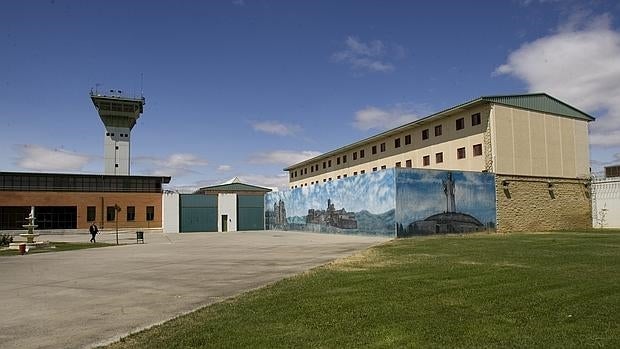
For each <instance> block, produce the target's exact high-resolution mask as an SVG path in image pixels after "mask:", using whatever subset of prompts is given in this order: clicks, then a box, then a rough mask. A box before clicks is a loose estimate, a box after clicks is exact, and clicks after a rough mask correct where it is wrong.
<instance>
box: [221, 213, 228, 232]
mask: <svg viewBox="0 0 620 349" xmlns="http://www.w3.org/2000/svg"><path fill="white" fill-rule="evenodd" d="M227 231H228V215H227V214H223V215H222V232H227Z"/></svg>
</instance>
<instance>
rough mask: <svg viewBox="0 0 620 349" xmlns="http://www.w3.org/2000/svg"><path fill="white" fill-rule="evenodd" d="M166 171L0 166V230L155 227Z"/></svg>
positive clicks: (157, 225) (165, 181)
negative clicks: (154, 173) (142, 172)
mask: <svg viewBox="0 0 620 349" xmlns="http://www.w3.org/2000/svg"><path fill="white" fill-rule="evenodd" d="M169 182H170V177H156V176H121V175H102V174H62V173H27V172H0V230H14V229H19V230H21V229H23V228H22V224H27V222H26V217H28V214H29V213H30V208H31V206H34V207H35V217H36V221H35V224H37V225H38V228H37V229H86V228H88V226H89V225H90V223H91V222H95V223H97V225H98V226H99V227H100V228H104V229H111V228H116V226H117V225H118V227H119V228H161V226H162V204H161V202H162V184H167V183H169Z"/></svg>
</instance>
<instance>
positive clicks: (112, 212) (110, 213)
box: [86, 206, 155, 222]
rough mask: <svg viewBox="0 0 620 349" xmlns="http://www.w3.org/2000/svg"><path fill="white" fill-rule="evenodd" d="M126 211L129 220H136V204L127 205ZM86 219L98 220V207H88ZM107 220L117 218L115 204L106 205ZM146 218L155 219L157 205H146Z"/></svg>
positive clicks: (148, 219)
mask: <svg viewBox="0 0 620 349" xmlns="http://www.w3.org/2000/svg"><path fill="white" fill-rule="evenodd" d="M125 213H126V217H127V221H128V222H130V221H135V220H136V207H135V206H127V207H126V209H125ZM86 220H87V221H89V222H94V221H96V220H97V207H96V206H88V207H86ZM106 220H107V221H108V222H110V221H115V220H116V207H115V206H107V207H106ZM146 220H147V221H152V220H155V206H146Z"/></svg>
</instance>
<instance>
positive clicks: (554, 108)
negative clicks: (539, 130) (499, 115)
mask: <svg viewBox="0 0 620 349" xmlns="http://www.w3.org/2000/svg"><path fill="white" fill-rule="evenodd" d="M480 98H481V99H482V100H484V101H487V102H491V103H497V104H504V105H509V106H512V107H516V108H523V109H529V110H535V111H541V112H545V113H549V114H555V115H562V116H567V117H570V118H575V119H582V120H586V121H593V120H594V117H592V116H591V115H588V114H586V113H584V112H582V111H581V110H579V109H577V108H575V107H572V106H570V105H568V104H566V103H564V102H562V101H560V100H559V99H556V98H554V97H551V96H549V95H548V94H546V93H532V94H525V95H508V96H486V97H480Z"/></svg>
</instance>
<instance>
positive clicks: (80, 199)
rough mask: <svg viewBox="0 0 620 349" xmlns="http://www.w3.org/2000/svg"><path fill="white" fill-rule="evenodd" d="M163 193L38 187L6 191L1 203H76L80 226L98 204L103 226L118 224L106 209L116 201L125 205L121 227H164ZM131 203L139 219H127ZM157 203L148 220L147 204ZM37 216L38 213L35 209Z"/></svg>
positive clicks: (85, 225)
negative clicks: (91, 191) (89, 209)
mask: <svg viewBox="0 0 620 349" xmlns="http://www.w3.org/2000/svg"><path fill="white" fill-rule="evenodd" d="M161 198H162V195H161V194H160V193H81V192H36V191H2V192H0V206H35V207H36V206H76V207H77V228H78V229H86V228H88V227H89V225H90V222H89V221H87V220H86V218H87V217H86V211H87V209H86V208H87V207H88V206H95V207H96V215H95V217H96V221H95V222H96V223H97V225H98V226H99V228H105V229H112V228H115V226H116V225H115V222H114V221H107V219H106V210H107V207H108V206H114V205H115V204H116V205H118V206H120V207H121V211H120V212H118V226H119V228H161V216H162V210H161ZM127 206H134V207H135V220H133V221H127ZM147 206H154V207H155V216H154V218H153V220H152V221H147V220H146V207H147ZM35 216H36V213H35Z"/></svg>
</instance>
